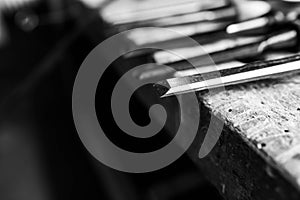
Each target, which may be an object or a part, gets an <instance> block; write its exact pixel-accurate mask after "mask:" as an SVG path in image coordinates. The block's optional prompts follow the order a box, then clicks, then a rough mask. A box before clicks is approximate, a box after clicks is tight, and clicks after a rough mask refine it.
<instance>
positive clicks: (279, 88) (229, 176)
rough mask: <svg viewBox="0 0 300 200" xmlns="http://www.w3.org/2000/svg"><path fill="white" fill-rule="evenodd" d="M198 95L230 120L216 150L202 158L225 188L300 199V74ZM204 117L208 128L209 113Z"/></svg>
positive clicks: (241, 194)
mask: <svg viewBox="0 0 300 200" xmlns="http://www.w3.org/2000/svg"><path fill="white" fill-rule="evenodd" d="M198 96H199V98H200V101H201V105H202V107H204V109H205V110H207V112H208V113H210V114H212V115H213V116H217V118H218V119H220V121H224V122H225V126H224V129H223V131H222V133H221V137H220V139H219V141H218V143H217V145H216V146H215V147H214V149H213V151H212V152H211V153H210V154H209V155H208V156H207V157H206V158H204V159H199V158H198V159H197V162H198V163H199V164H200V166H201V168H202V169H203V170H204V172H208V173H207V174H208V177H209V178H210V179H211V180H212V182H213V183H214V184H215V185H216V186H217V187H218V188H219V190H220V192H221V193H223V194H224V196H225V197H227V198H230V199H261V198H262V197H264V195H265V194H267V195H265V197H266V198H264V199H274V198H276V197H278V199H299V193H298V191H299V188H300V75H296V76H291V77H286V78H284V79H280V80H268V81H261V82H256V83H251V84H244V85H240V86H234V87H229V88H225V90H224V91H220V92H217V93H205V94H203V93H202V94H199V95H198ZM203 112H204V111H203V110H201V114H202V113H203ZM204 113H205V112H204ZM202 115H203V114H202ZM201 117H202V116H201ZM203 119H204V118H203V117H202V121H204V122H200V131H199V132H203V134H204V132H205V130H206V129H205V128H204V127H205V126H207V123H209V118H208V117H206V118H205V119H204V120H203ZM207 120H208V121H207ZM201 123H202V125H201ZM203 130H204V131H203ZM202 137H203V136H202ZM198 143H199V142H198ZM273 191H274V192H273ZM264 193H265V194H264ZM272 193H273V194H272Z"/></svg>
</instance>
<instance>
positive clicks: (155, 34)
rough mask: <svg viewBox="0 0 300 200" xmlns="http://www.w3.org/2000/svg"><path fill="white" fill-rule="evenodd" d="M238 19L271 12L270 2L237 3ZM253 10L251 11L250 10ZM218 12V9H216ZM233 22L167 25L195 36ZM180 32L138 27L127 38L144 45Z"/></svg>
mask: <svg viewBox="0 0 300 200" xmlns="http://www.w3.org/2000/svg"><path fill="white" fill-rule="evenodd" d="M235 6H236V7H235V8H236V12H237V17H238V19H237V20H238V21H244V20H248V19H253V18H257V17H260V16H263V15H265V14H267V13H269V12H270V10H271V7H270V5H269V4H268V3H266V2H262V1H246V2H242V3H239V4H236V5H235ZM249 11H251V12H249ZM215 12H217V11H215ZM231 23H233V21H232V20H227V21H226V20H225V21H222V20H210V21H204V22H196V23H191V24H183V25H176V26H165V27H166V28H168V29H171V30H173V31H175V32H179V33H181V34H182V35H184V36H194V35H200V34H208V33H211V32H217V31H224V30H226V27H227V26H228V25H230V24H231ZM178 35H179V34H175V33H174V34H170V33H168V34H166V32H165V31H163V30H161V31H159V30H155V31H152V32H151V31H149V29H145V30H144V29H142V28H141V29H137V30H132V31H130V33H128V35H127V38H128V39H129V40H130V41H132V42H133V43H134V44H135V45H136V46H143V45H146V44H153V43H161V42H165V41H170V40H174V39H178V37H179V36H178Z"/></svg>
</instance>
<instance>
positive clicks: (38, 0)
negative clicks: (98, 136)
mask: <svg viewBox="0 0 300 200" xmlns="http://www.w3.org/2000/svg"><path fill="white" fill-rule="evenodd" d="M148 1H149V0H148ZM153 1H154V0H150V3H146V2H147V0H143V1H142V0H140V1H138V0H124V1H109V0H107V1H104V0H103V1H101V0H0V199H3V200H21V199H22V200H50V199H58V200H59V199H61V200H66V199H72V200H75V199H91V200H92V199H109V200H110V199H111V200H123V199H130V200H134V199H149V200H157V199H163V200H165V199H166V200H169V199H170V200H171V199H172V200H173V199H174V200H175V199H190V200H192V199H216V200H218V199H222V198H221V196H220V194H219V192H218V191H217V190H216V189H215V188H214V187H213V186H212V185H210V184H209V181H208V180H206V179H205V176H204V175H203V174H202V173H201V171H200V170H199V169H198V168H197V166H195V165H194V163H193V162H192V161H191V160H190V159H189V158H188V156H187V155H183V156H182V157H181V158H180V159H179V160H177V161H176V162H174V163H173V164H171V165H170V166H168V167H166V168H164V169H161V170H159V171H155V172H151V173H146V174H129V173H123V172H119V171H116V170H113V169H111V168H109V167H106V166H104V165H103V164H101V163H100V162H98V161H97V160H96V159H94V158H93V157H92V156H91V155H90V154H89V153H88V152H87V150H86V149H85V147H84V146H83V144H82V143H81V141H80V139H79V137H78V134H77V132H76V130H75V126H74V123H73V118H72V107H71V104H72V98H71V97H72V87H73V83H74V79H75V76H76V73H77V71H78V69H79V67H80V65H81V63H82V61H83V60H84V58H85V57H86V56H87V55H88V53H89V52H90V51H91V50H92V49H93V48H94V47H95V46H96V45H98V44H99V43H100V42H101V41H103V40H104V39H105V38H107V37H109V36H111V35H113V34H115V33H117V32H120V31H122V30H127V29H130V28H135V27H144V26H159V27H168V26H170V27H173V28H178V27H175V26H179V25H180V26H181V25H182V24H184V27H179V28H180V30H185V31H186V30H190V29H191V30H194V29H196V28H193V26H195V24H196V23H197V26H198V23H199V20H201V19H199V16H198V17H197V16H189V17H186V18H180V19H179V18H172V17H173V16H180V15H186V14H190V13H197V12H202V10H210V12H209V13H210V15H209V14H208V13H206V15H205V17H204V18H205V23H206V26H205V28H202V29H201V31H200V32H197V31H188V33H189V34H190V36H192V37H193V38H198V39H199V41H203V42H204V43H210V42H211V39H212V38H209V37H208V36H207V34H210V35H211V36H212V33H213V36H214V37H215V38H217V39H218V38H223V37H225V38H226V37H227V36H224V34H225V35H227V34H228V33H225V32H224V30H225V29H224V27H228V25H230V24H233V23H237V22H241V21H245V20H249V19H256V18H259V17H262V16H263V17H267V18H268V19H269V18H270V19H272V20H275V19H276V20H278V21H276V23H274V24H272V23H271V21H268V22H267V23H262V24H261V21H259V20H258V21H254V22H250V23H251V24H250V25H251V26H246V27H250V28H249V30H246V31H245V32H246V34H247V31H249V34H250V35H251V37H253V35H252V34H253V33H252V32H251V31H253V30H254V32H255V33H254V34H255V35H256V36H257V35H258V36H265V35H267V34H269V33H272V32H273V31H274V30H275V28H274V27H273V26H275V25H276V26H275V27H277V28H278V27H282V26H284V27H287V26H286V24H288V23H289V22H287V21H289V20H290V21H293V20H295V19H297V17H298V16H297V4H296V3H290V2H283V1H269V2H268V5H270V9H268V8H266V10H265V11H264V10H263V11H262V13H259V14H257V16H256V15H254V16H252V15H253V12H254V11H255V9H248V12H249V13H247V12H245V11H244V10H245V9H244V10H243V9H242V11H243V13H238V14H237V13H236V12H235V10H234V11H232V9H231V8H232V6H233V7H234V6H235V5H236V4H239V5H243V3H241V2H244V1H237V0H235V1H230V2H229V1H222V0H219V1H218V0H214V1H210V0H207V1H202V0H198V2H197V1H191V0H187V1H186V2H184V1H179V0H178V1H174V2H173V1H162V2H160V3H161V4H164V3H165V5H160V4H157V7H155V6H154V5H155V3H153ZM157 2H159V1H157ZM175 3H177V4H178V5H179V4H180V5H181V6H180V7H176V8H171V7H172V5H173V4H175ZM195 3H197V4H201V6H199V9H200V8H201V9H202V10H201V9H200V10H197V9H198V7H195V6H194V4H195ZM177 4H176V5H177ZM190 4H191V5H190ZM151 5H152V6H153V8H151ZM163 7H169V9H166V10H163V11H157V10H156V11H155V9H158V8H163ZM178 8H179V9H178ZM219 8H222V9H223V8H226V9H225V11H222V12H221V13H219V14H218V12H219V10H216V9H219ZM228 8H230V9H228ZM275 8H276V9H277V11H278V10H279V11H280V13H281V12H282V13H281V14H282V15H280V14H278V12H275V11H274V9H275ZM278 8H280V9H278ZM291 8H292V11H293V12H290V10H291ZM143 9H145V10H147V9H149V10H150V11H149V12H150V14H149V12H141V13H140V14H139V12H140V11H141V10H143ZM151 9H152V11H151ZM276 9H275V10H276ZM153 10H154V11H155V12H154V11H153ZM246 10H247V9H246ZM257 10H259V6H258V7H257ZM238 12H240V11H238ZM162 13H163V14H162ZM274 13H276V14H274ZM212 14H213V15H212ZM249 15H250V16H249ZM137 16H138V17H137ZM153 16H154V17H153ZM237 16H239V17H237ZM278 16H279V17H278ZM280 16H282V18H280ZM143 18H144V19H143ZM283 18H284V20H283ZM137 19H140V20H137ZM281 19H282V20H281ZM180 20H182V22H181V21H180ZM175 22H176V23H175ZM281 22H284V23H281ZM207 24H209V26H207ZM282 24H284V25H282ZM188 25H189V26H192V28H191V27H188ZM201 26H202V25H201ZM209 27H214V28H212V29H210V28H209ZM239 28H241V27H239ZM199 30H200V29H199ZM231 30H232V31H234V30H236V29H231ZM239 30H240V29H238V31H239ZM241 32H243V31H241ZM155 36H156V37H153V38H152V41H150V39H149V38H148V37H147V35H145V34H144V33H137V35H135V36H128V38H125V39H124V48H125V47H126V45H132V44H134V45H137V46H139V45H143V44H144V43H147V42H149V41H150V42H165V41H170V40H171V41H172V42H167V43H166V45H167V46H168V45H174V46H177V47H184V45H185V44H181V43H180V38H179V40H176V42H174V41H175V40H173V39H174V38H172V37H171V38H168V37H167V36H166V37H165V36H162V35H159V33H158V34H157V35H155ZM230 37H232V36H230ZM234 37H236V36H234ZM145 38H146V39H147V38H148V40H147V41H145ZM157 38H158V39H157ZM161 38H163V39H161ZM175 39H178V38H175ZM289 42H290V41H289ZM284 44H285V43H284ZM289 44H290V43H289ZM295 44H298V43H297V42H293V43H292V44H291V45H279V46H280V48H279V50H278V51H276V52H275V51H274V52H273V51H272V52H271V53H270V52H269V53H268V54H265V53H264V52H256V54H254V55H253V56H252V57H247V56H245V54H244V55H243V56H242V57H241V56H240V55H239V56H236V57H237V59H235V55H234V56H233V57H232V58H233V60H234V61H235V62H239V63H245V62H250V61H255V60H258V59H265V58H269V57H274V56H280V55H288V54H291V53H293V52H295V51H297V50H295V48H294V47H295ZM275 46H276V45H275ZM225 49H226V48H225ZM137 54H138V55H139V56H128V57H129V58H124V57H120V58H119V59H118V60H116V61H115V62H114V63H113V64H112V66H111V69H110V70H109V71H108V72H107V74H106V76H105V80H106V82H104V84H106V85H105V89H107V90H109V89H111V87H112V86H113V85H114V83H115V82H116V80H118V78H119V77H121V75H122V74H124V73H125V72H126V71H128V70H129V69H131V68H133V67H134V66H136V65H138V64H142V63H146V62H147V61H149V60H153V57H151V59H150V58H149V53H144V52H137ZM240 57H241V58H240ZM220 62H225V60H220ZM226 62H227V61H226ZM100 67H101V66H100ZM144 89H146V90H147V91H148V89H147V88H144ZM109 94H110V93H109V92H107V91H106V90H104V91H100V92H99V94H97V97H96V100H97V105H96V108H97V111H98V112H99V113H101V115H102V116H103V115H104V116H105V114H106V113H107V112H109V111H106V109H105V108H103V107H105V105H109V104H107V97H109ZM139 96H140V95H138V94H137V95H136V97H133V100H132V106H131V114H132V116H133V118H134V119H135V120H136V121H137V123H138V124H142V125H143V124H147V122H148V120H149V119H148V117H143V116H148V114H147V110H148V108H149V105H151V104H153V103H154V102H160V103H162V104H164V103H165V104H166V106H167V107H168V106H169V107H171V108H172V109H171V111H170V112H171V113H175V114H176V115H174V116H177V114H178V112H179V111H178V109H177V107H176V106H178V105H177V102H176V101H175V100H173V99H170V100H168V102H165V101H163V100H160V99H159V98H157V97H153V96H152V95H151V93H147V94H144V95H142V96H143V97H142V99H145V98H146V99H147V101H146V102H145V101H144V100H140V99H141V98H140V97H139ZM106 107H107V106H106ZM103 113H104V114H103ZM105 123H106V126H108V127H109V126H113V123H112V122H110V121H108V122H105ZM168 123H169V125H167V126H169V127H168V128H166V130H165V131H169V132H172V131H174V130H173V129H176V124H178V118H176V117H174V118H172V119H169V122H168ZM112 129H113V128H112ZM162 134H163V135H164V133H162ZM108 137H110V138H111V139H112V140H113V141H114V142H115V143H116V144H118V145H121V146H122V145H123V146H124V147H125V148H127V149H132V148H135V149H134V150H135V151H146V150H153V149H157V148H159V147H160V146H162V145H163V144H165V143H166V142H168V141H169V139H168V138H165V137H163V136H161V137H158V138H156V139H155V140H153V141H149V144H147V145H145V144H144V143H140V141H131V139H124V137H123V136H122V137H121V139H120V138H119V136H118V135H116V134H115V133H113V131H112V133H111V135H110V136H108ZM120 140H121V141H120ZM126 145H127V146H126ZM139 148H142V150H141V149H139Z"/></svg>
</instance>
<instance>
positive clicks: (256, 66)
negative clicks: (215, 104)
mask: <svg viewBox="0 0 300 200" xmlns="http://www.w3.org/2000/svg"><path fill="white" fill-rule="evenodd" d="M299 72H300V55H299V54H298V55H296V56H293V57H288V58H283V59H278V60H272V61H261V62H254V63H251V64H247V65H244V66H241V67H237V68H234V69H225V70H220V71H216V72H211V73H204V74H198V75H193V76H187V77H180V78H172V79H168V80H164V81H160V82H158V83H157V84H155V85H154V87H156V89H157V91H158V93H159V95H160V96H161V97H168V96H172V95H178V94H184V93H188V92H195V91H201V90H208V89H212V88H218V87H223V86H229V85H236V84H241V83H246V82H253V81H258V80H262V79H275V78H280V77H282V76H287V75H291V74H296V73H299Z"/></svg>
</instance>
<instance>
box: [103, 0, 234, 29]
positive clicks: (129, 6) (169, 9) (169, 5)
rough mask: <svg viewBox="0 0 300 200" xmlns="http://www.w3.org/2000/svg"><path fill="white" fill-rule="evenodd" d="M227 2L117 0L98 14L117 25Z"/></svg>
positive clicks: (202, 8) (226, 2) (226, 0)
mask: <svg viewBox="0 0 300 200" xmlns="http://www.w3.org/2000/svg"><path fill="white" fill-rule="evenodd" d="M228 2H229V1H228V0H201V1H199V0H164V1H160V0H145V1H133V0H123V1H120V0H117V1H113V2H111V3H110V4H109V5H107V6H106V7H104V8H103V9H102V10H101V11H100V14H101V16H102V17H103V19H104V20H105V21H106V22H108V23H111V24H113V25H117V24H126V23H134V22H141V21H146V20H153V19H159V18H163V17H169V16H175V15H182V14H187V13H193V12H199V11H201V10H207V9H213V8H219V7H222V6H226V5H227V4H228Z"/></svg>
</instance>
